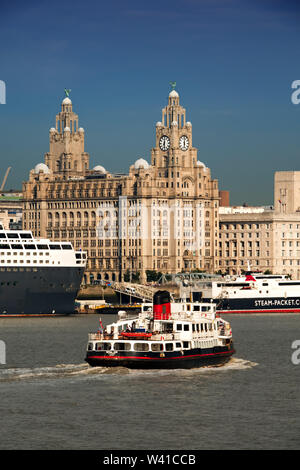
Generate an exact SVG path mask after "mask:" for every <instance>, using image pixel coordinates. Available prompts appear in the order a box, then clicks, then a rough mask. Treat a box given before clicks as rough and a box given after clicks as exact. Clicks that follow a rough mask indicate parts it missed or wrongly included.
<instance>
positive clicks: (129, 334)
mask: <svg viewBox="0 0 300 470" xmlns="http://www.w3.org/2000/svg"><path fill="white" fill-rule="evenodd" d="M121 336H122V337H123V338H130V339H149V338H151V336H152V333H146V332H145V331H122V333H121Z"/></svg>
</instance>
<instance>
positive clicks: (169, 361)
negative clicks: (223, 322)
mask: <svg viewBox="0 0 300 470" xmlns="http://www.w3.org/2000/svg"><path fill="white" fill-rule="evenodd" d="M234 353H235V350H234V348H233V346H232V345H231V346H230V349H228V347H227V346H224V347H216V348H213V350H212V349H207V350H201V349H192V350H189V351H185V352H184V354H183V355H182V354H178V352H175V353H167V352H165V353H164V356H163V357H160V356H157V354H155V353H138V354H139V355H137V353H134V352H126V353H124V352H122V353H121V352H116V354H115V355H110V354H107V353H105V352H104V351H99V352H98V351H90V352H89V351H88V352H87V356H86V358H85V360H86V362H87V363H88V364H89V365H90V366H92V367H127V368H131V369H192V368H198V367H205V366H220V365H222V364H225V363H226V362H228V361H229V359H230V357H231V356H232V354H234Z"/></svg>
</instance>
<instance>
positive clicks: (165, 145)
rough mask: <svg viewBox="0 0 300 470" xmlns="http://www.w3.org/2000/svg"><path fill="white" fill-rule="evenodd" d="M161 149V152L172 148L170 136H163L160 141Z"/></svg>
mask: <svg viewBox="0 0 300 470" xmlns="http://www.w3.org/2000/svg"><path fill="white" fill-rule="evenodd" d="M159 148H160V149H161V150H168V149H169V148H170V139H169V137H168V136H166V135H163V136H162V137H161V138H160V139H159Z"/></svg>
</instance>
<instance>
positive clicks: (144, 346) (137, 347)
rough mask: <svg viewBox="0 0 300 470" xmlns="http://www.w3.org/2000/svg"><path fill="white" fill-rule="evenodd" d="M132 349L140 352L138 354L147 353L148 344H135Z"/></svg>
mask: <svg viewBox="0 0 300 470" xmlns="http://www.w3.org/2000/svg"><path fill="white" fill-rule="evenodd" d="M133 349H134V350H135V351H140V352H143V351H149V344H148V343H135V344H134V345H133Z"/></svg>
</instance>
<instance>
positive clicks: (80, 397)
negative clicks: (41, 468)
mask: <svg viewBox="0 0 300 470" xmlns="http://www.w3.org/2000/svg"><path fill="white" fill-rule="evenodd" d="M115 318H116V317H115V316H105V315H104V316H103V317H102V321H103V324H104V325H105V324H107V323H111V322H112V321H113V320H115ZM226 319H228V320H229V321H230V322H231V325H232V330H233V335H234V340H235V347H236V354H235V355H234V356H233V358H232V359H231V360H230V362H229V363H228V364H227V365H225V366H222V367H218V368H202V369H193V370H172V371H151V370H150V371H134V370H128V369H125V368H116V369H109V368H90V367H89V366H88V365H87V364H86V363H85V362H84V357H85V348H86V343H87V335H88V333H89V332H91V331H96V330H97V328H98V325H99V316H98V315H78V316H73V317H60V318H59V317H57V318H55V317H54V318H19V319H15V318H12V319H0V339H1V340H3V341H5V344H6V365H1V366H0V420H1V435H0V449H53V450H54V449H79V450H81V449H95V450H102V449H113V450H117V449H118V450H120V449H126V450H137V449H146V450H147V449H152V450H153V449H157V450H167V449H174V450H192V449H194V450H202V449H203V450H204V449H298V448H299V447H300V420H299V413H300V393H299V377H300V365H294V364H293V362H292V360H291V357H292V353H293V352H294V350H293V349H292V343H293V342H294V341H295V340H298V339H299V340H300V315H298V316H297V315H292V314H291V315H285V316H284V315H265V316H263V315H253V316H247V315H233V316H230V315H227V316H226Z"/></svg>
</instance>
